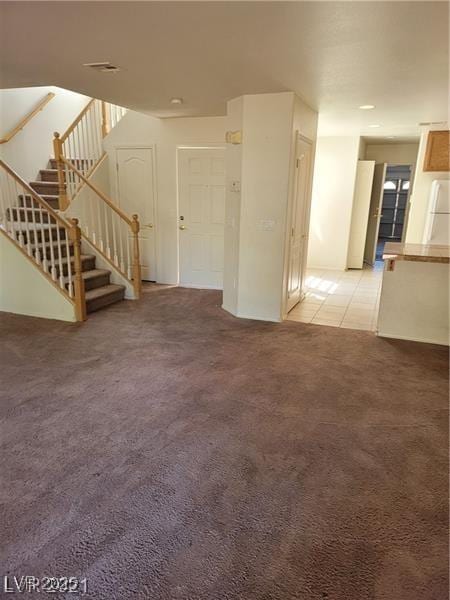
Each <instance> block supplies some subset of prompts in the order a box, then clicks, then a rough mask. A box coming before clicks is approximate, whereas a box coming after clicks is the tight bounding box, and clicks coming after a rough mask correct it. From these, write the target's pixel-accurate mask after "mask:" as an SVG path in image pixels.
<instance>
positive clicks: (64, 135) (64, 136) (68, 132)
mask: <svg viewBox="0 0 450 600" xmlns="http://www.w3.org/2000/svg"><path fill="white" fill-rule="evenodd" d="M94 102H95V98H92V100H89V102H88V103H87V104H86V106H85V107H84V108H83V110H82V111H81V112H80V114H79V115H78V117H77V118H76V119H75V121H74V122H73V123H72V125H70V127H69V128H68V129H67V131H65V132H64V133H63V134H62V135H61V136H60V137H59V139H60V140H61V143H63V142H65V141H66V139H67V138H68V137H69V135H70V134H71V133H72V131H73V130H74V129H75V127H76V126H77V125H78V123H79V122H80V121H81V119H82V118H83V117H84V115H85V114H86V113H87V111H88V110H89V109H90V107H91V106H92V104H93V103H94Z"/></svg>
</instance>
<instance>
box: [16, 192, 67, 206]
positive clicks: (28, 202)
mask: <svg viewBox="0 0 450 600" xmlns="http://www.w3.org/2000/svg"><path fill="white" fill-rule="evenodd" d="M42 198H43V200H45V202H47V204H48V205H49V206H50V207H51V208H53V209H54V210H58V209H59V199H58V198H49V197H48V196H42ZM19 206H27V207H28V208H30V207H31V208H39V206H41V205H40V204H39V202H37V201H36V200H34V198H32V197H31V196H23V195H20V196H19Z"/></svg>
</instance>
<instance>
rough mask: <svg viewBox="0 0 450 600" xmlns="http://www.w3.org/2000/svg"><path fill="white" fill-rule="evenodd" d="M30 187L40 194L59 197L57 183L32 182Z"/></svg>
mask: <svg viewBox="0 0 450 600" xmlns="http://www.w3.org/2000/svg"><path fill="white" fill-rule="evenodd" d="M30 187H31V188H32V189H33V190H34V191H35V192H37V193H38V194H44V195H51V196H57V195H58V182H57V181H56V182H55V181H30Z"/></svg>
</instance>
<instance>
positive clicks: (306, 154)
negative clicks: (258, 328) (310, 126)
mask: <svg viewBox="0 0 450 600" xmlns="http://www.w3.org/2000/svg"><path fill="white" fill-rule="evenodd" d="M311 154H312V145H311V142H309V141H308V140H305V139H304V138H302V137H301V136H297V142H296V154H295V180H294V194H293V202H292V212H291V228H290V231H289V236H290V240H289V241H290V243H289V275H288V294H287V310H288V311H290V310H291V309H292V308H293V307H294V306H295V305H296V304H297V303H298V302H299V301H300V299H301V297H302V288H303V279H304V273H305V268H306V252H307V248H308V231H309V205H310V198H311Z"/></svg>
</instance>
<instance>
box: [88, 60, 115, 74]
mask: <svg viewBox="0 0 450 600" xmlns="http://www.w3.org/2000/svg"><path fill="white" fill-rule="evenodd" d="M83 67H89V68H90V69H94V71H100V72H101V73H117V71H121V69H120V67H116V66H115V65H112V64H111V63H110V62H95V63H85V64H84V65H83Z"/></svg>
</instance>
